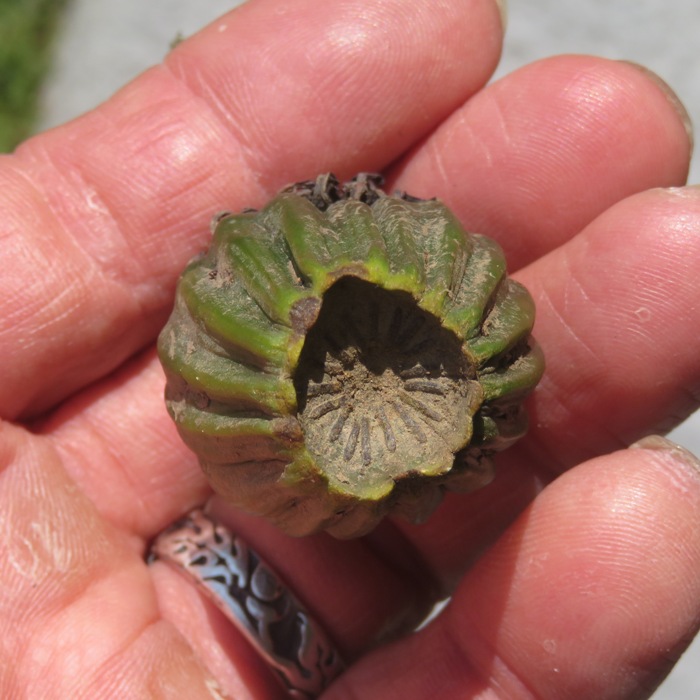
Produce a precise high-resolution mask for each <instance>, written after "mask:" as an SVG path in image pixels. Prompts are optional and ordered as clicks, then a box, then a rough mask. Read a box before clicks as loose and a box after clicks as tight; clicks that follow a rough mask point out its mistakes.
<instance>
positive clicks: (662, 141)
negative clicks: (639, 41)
mask: <svg viewBox="0 0 700 700" xmlns="http://www.w3.org/2000/svg"><path fill="white" fill-rule="evenodd" d="M687 120H688V117H687V114H686V113H685V110H684V109H683V107H682V106H681V105H680V103H679V102H678V101H677V98H675V97H673V98H672V97H670V95H669V90H668V88H667V87H666V88H664V87H661V86H660V84H659V82H658V78H655V77H651V76H650V74H649V73H647V72H643V71H642V70H640V69H639V67H635V66H632V65H630V64H627V63H620V62H617V61H608V60H604V59H600V58H593V57H588V56H559V57H556V58H552V59H547V60H545V61H540V62H538V63H534V64H531V65H529V66H526V67H525V68H523V69H521V70H519V71H517V72H515V73H513V74H511V75H508V76H506V77H505V78H503V79H502V80H499V81H498V82H496V83H494V84H493V85H490V86H488V87H487V88H486V89H484V90H483V91H481V92H480V93H479V94H478V95H476V96H475V97H474V98H473V99H471V100H470V101H469V102H467V103H466V104H465V105H464V107H462V108H461V109H459V110H457V111H456V112H455V113H454V114H453V115H452V116H451V117H450V118H449V119H448V120H447V121H446V122H445V123H444V124H442V125H441V126H440V128H439V129H437V130H436V132H435V133H434V134H433V135H432V136H430V137H429V138H428V139H427V140H426V141H425V142H424V143H423V144H421V146H420V147H419V148H417V149H416V150H415V151H414V152H413V153H412V154H411V155H410V157H408V158H407V159H406V160H405V161H404V162H403V163H401V164H400V166H399V167H398V168H397V169H396V176H397V179H396V184H397V186H398V187H399V188H400V189H403V190H406V191H407V192H411V193H413V194H416V195H423V196H434V195H435V194H436V193H439V195H440V197H441V198H442V199H443V200H444V201H445V203H446V204H447V205H448V206H449V207H451V208H452V209H453V210H454V211H455V213H456V214H457V216H458V217H459V219H460V220H461V221H462V222H463V223H464V225H465V226H466V227H467V228H468V229H469V230H472V231H477V232H479V233H484V234H487V235H489V236H492V237H494V238H496V239H497V240H498V241H499V242H500V243H501V244H502V245H503V246H504V248H505V250H506V254H507V259H508V264H509V267H510V268H511V269H517V268H518V267H521V266H523V265H524V264H526V263H528V262H531V261H533V260H536V259H537V258H538V257H539V256H540V255H543V254H544V253H546V252H548V251H550V250H552V249H553V248H555V247H556V246H558V245H560V244H562V243H563V242H564V241H566V240H568V239H569V238H571V237H572V236H573V235H575V234H576V233H578V231H580V229H581V228H583V227H584V226H585V225H586V224H588V223H589V222H590V221H591V220H592V219H593V218H595V217H596V216H597V215H598V214H600V213H601V212H603V211H605V209H606V208H608V207H609V206H611V205H612V204H614V203H615V202H617V201H619V200H620V199H622V198H624V197H627V196H629V195H631V194H634V193H636V192H640V191H642V190H645V189H648V188H650V187H666V186H672V185H682V184H683V183H684V182H685V178H686V176H687V172H688V166H689V161H690V154H691V150H692V147H691V143H690V140H689V132H688V131H687V129H690V123H689V121H687Z"/></svg>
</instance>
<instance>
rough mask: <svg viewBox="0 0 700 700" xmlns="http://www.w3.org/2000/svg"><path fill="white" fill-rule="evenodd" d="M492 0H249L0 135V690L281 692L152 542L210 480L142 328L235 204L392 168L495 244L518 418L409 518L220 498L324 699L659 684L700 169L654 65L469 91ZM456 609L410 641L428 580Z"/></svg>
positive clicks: (680, 493) (680, 617)
mask: <svg viewBox="0 0 700 700" xmlns="http://www.w3.org/2000/svg"><path fill="white" fill-rule="evenodd" d="M501 42H502V28H501V20H500V16H499V12H498V9H497V7H496V5H495V4H494V2H493V0H459V1H457V0H443V1H441V2H437V1H435V0H431V1H430V2H427V1H426V2H412V3H406V2H404V1H403V0H378V1H377V2H374V3H371V4H370V3H367V2H364V1H360V0H328V1H327V2H324V3H319V2H315V1H312V0H297V2H294V3H288V2H284V1H283V0H258V1H256V0H251V2H248V3H246V4H245V5H244V6H242V7H241V8H239V9H237V10H235V11H233V12H231V13H230V14H228V15H226V16H225V17H223V18H222V19H221V20H220V21H218V22H215V23H214V24H212V25H211V26H210V27H208V28H206V29H204V30H203V31H202V32H200V33H199V34H197V35H196V36H194V37H192V38H190V39H188V40H186V41H185V42H183V43H182V44H180V45H179V46H178V47H177V48H176V49H175V50H173V51H172V52H171V53H170V54H169V55H168V57H167V58H166V59H165V61H164V63H163V64H162V65H161V66H158V67H156V68H154V69H152V70H150V71H148V72H147V73H145V74H143V75H142V76H140V77H139V78H137V79H136V80H135V81H134V82H133V83H131V84H130V85H129V86H127V87H126V88H125V89H124V90H122V91H121V92H119V93H118V94H117V95H116V96H115V97H114V98H112V99H111V100H110V101H108V102H107V103H105V104H104V105H102V106H100V107H99V108H98V109H96V110H95V111H93V112H90V113H89V114H86V115H85V116H83V117H81V118H80V119H78V120H76V121H74V122H72V123H70V124H68V125H66V126H64V127H61V128H59V129H56V130H54V131H51V132H49V133H47V134H44V135H41V136H37V137H35V138H34V139H32V140H30V141H28V142H27V143H25V144H24V145H23V146H21V147H20V148H19V149H18V151H17V152H16V153H15V154H14V155H10V156H6V157H3V158H2V159H1V160H0V201H1V202H2V205H1V210H2V217H1V218H0V236H1V237H2V241H1V244H0V270H1V271H2V272H1V273H0V299H2V314H1V315H2V319H1V320H0V357H2V362H1V363H0V410H1V411H2V414H1V415H2V417H3V418H4V421H5V422H4V423H3V424H2V426H1V427H0V430H1V434H0V465H1V468H2V471H1V472H0V533H1V538H2V539H1V551H2V557H0V591H1V593H0V639H2V640H3V644H2V646H1V650H0V696H1V697H3V698H5V697H7V698H20V697H26V698H44V697H51V698H83V697H84V698H137V697H138V698H141V697H153V698H192V699H194V698H219V697H235V698H237V699H242V700H247V699H253V698H255V699H262V698H266V699H267V698H273V699H274V698H283V694H282V692H281V690H280V689H279V688H278V686H277V685H276V683H275V681H274V679H273V677H272V675H271V674H270V672H269V671H268V669H267V668H266V667H265V665H264V663H262V662H261V661H260V660H259V659H258V658H257V656H256V655H255V652H253V651H252V650H251V649H250V648H249V647H248V646H247V644H246V643H245V641H244V640H243V639H242V638H241V637H240V635H239V634H238V633H237V632H236V630H235V629H234V628H233V627H231V626H230V624H229V623H227V622H226V621H224V620H222V619H221V618H220V617H219V616H218V614H217V613H215V612H214V611H213V609H212V608H211V607H209V606H208V605H207V604H206V603H204V602H203V600H202V599H201V598H200V597H199V594H198V593H197V592H196V591H195V590H194V589H193V587H192V586H190V584H189V583H188V582H187V581H185V580H184V579H183V578H181V577H180V576H179V575H177V574H176V573H175V572H173V571H172V570H171V569H169V568H168V567H167V565H165V564H163V563H159V564H156V565H154V566H152V567H150V568H149V567H148V566H147V565H146V564H145V563H144V555H145V552H146V549H147V546H148V542H149V541H150V540H151V539H152V538H153V537H154V535H155V534H156V533H158V532H159V531H160V530H162V529H163V528H164V527H165V526H166V525H168V524H169V523H170V522H171V521H172V520H173V519H175V518H176V517H178V516H179V515H181V514H182V513H184V512H186V511H187V510H189V509H190V508H192V507H194V506H196V505H199V504H201V503H203V502H204V501H205V500H206V499H207V498H208V497H209V496H210V491H209V487H208V485H207V483H206V481H205V479H204V477H203V476H202V474H201V472H200V470H199V467H198V466H197V463H196V459H195V457H194V456H193V455H192V454H191V453H190V452H189V451H188V450H187V449H186V448H185V447H184V445H183V444H182V442H181V441H180V440H179V438H178V436H177V434H176V431H175V428H174V426H173V425H172V422H171V420H170V418H169V417H168V415H167V413H166V411H165V408H164V404H163V398H162V392H163V385H164V379H163V375H162V371H161V369H160V366H159V364H158V361H157V359H156V357H155V353H154V349H153V346H154V342H155V338H156V336H157V334H158V331H159V330H160V328H161V327H162V325H163V323H164V322H165V319H166V318H167V316H168V314H169V312H170V305H171V303H172V298H173V293H174V287H175V282H176V279H177V277H178V274H179V272H180V271H181V269H182V268H183V266H184V265H185V263H186V262H187V260H188V259H189V258H191V257H192V255H194V254H195V253H197V252H198V251H199V250H201V249H202V248H203V247H204V246H206V244H207V241H208V238H209V235H210V234H209V221H210V219H211V217H212V215H213V214H215V213H216V212H217V211H221V210H222V209H228V210H234V211H235V210H239V209H242V208H243V207H248V206H259V205H261V204H263V203H264V202H265V200H267V199H268V198H269V197H270V195H271V194H273V193H274V192H275V191H277V190H278V189H279V188H280V187H281V186H283V185H285V184H287V183H290V182H295V181H299V180H303V179H307V178H310V177H314V176H315V175H316V174H318V173H320V172H329V171H332V172H335V173H337V174H338V176H339V177H341V178H347V177H350V176H352V175H353V174H354V173H356V172H360V171H382V172H384V174H385V175H386V176H387V179H388V189H393V188H394V187H396V188H399V189H401V190H405V191H408V192H410V193H412V194H415V195H417V196H424V197H431V196H439V197H440V198H442V199H443V200H444V201H445V203H446V204H447V205H448V206H449V207H450V208H451V209H452V210H453V211H454V212H455V214H456V215H457V216H458V217H459V218H460V219H461V221H462V222H463V223H464V225H465V227H466V228H468V229H470V230H475V231H479V232H481V233H484V234H487V235H489V236H491V237H493V238H496V239H497V240H498V241H499V242H500V243H501V245H502V246H503V248H504V250H505V252H506V255H507V258H508V262H509V268H510V271H511V272H512V273H513V275H514V277H515V278H516V279H518V280H519V281H521V282H523V283H524V284H525V285H526V286H527V287H528V288H529V290H530V291H531V293H532V294H533V296H534V298H535V301H536V303H537V309H538V318H537V322H536V327H535V331H534V333H535V336H536V337H537V339H538V341H539V342H540V343H541V345H542V346H543V348H544V351H545V354H546V357H547V372H546V374H545V377H544V379H543V380H542V382H541V384H540V385H539V387H538V389H537V390H536V391H535V393H534V394H533V396H532V397H531V398H530V399H529V401H528V408H529V411H530V415H531V421H532V428H531V431H530V433H529V434H528V436H527V437H526V438H525V439H524V440H523V441H522V442H521V443H519V444H518V445H517V446H516V447H514V448H513V449H512V450H510V451H509V452H508V453H505V454H504V455H502V456H501V459H500V460H499V468H498V477H497V479H496V481H495V482H493V483H492V484H491V485H490V486H488V487H486V488H485V489H483V490H481V491H478V492H476V493H474V494H472V495H468V496H448V497H447V498H446V499H445V502H444V503H443V505H442V506H441V507H440V508H439V510H438V511H437V512H436V513H435V515H434V516H433V517H432V518H431V519H430V520H429V522H428V523H426V524H424V525H408V524H406V523H405V522H403V521H400V520H388V521H385V522H384V523H383V524H382V525H381V526H380V527H379V528H377V529H376V530H375V531H374V532H373V533H372V534H371V535H369V536H368V537H366V538H363V539H359V540H351V541H345V542H340V541H336V540H334V539H332V538H330V537H329V536H327V535H316V536H313V537H310V538H304V539H290V538H288V537H286V536H285V535H283V534H281V533H280V532H279V531H277V530H275V529H274V528H273V527H272V526H270V525H269V524H267V523H265V522H263V521H260V520H258V519H256V518H254V517H252V516H247V515H244V514H242V513H240V512H234V511H232V510H231V509H230V508H227V506H226V505H225V504H224V503H222V502H220V501H215V502H214V504H213V507H214V510H215V511H216V513H217V514H218V516H219V517H220V518H221V519H222V520H224V521H225V522H226V523H227V524H228V525H229V526H230V527H232V528H233V529H234V530H235V531H236V532H238V533H240V534H241V535H242V536H243V537H245V538H246V539H247V540H248V541H249V542H250V543H251V545H252V546H253V547H255V548H256V549H257V550H258V551H259V552H260V553H261V554H262V555H263V556H264V557H265V558H266V559H267V560H268V561H269V562H270V563H271V564H272V565H273V566H274V567H275V568H276V569H277V571H278V572H279V573H280V574H281V575H282V576H284V577H285V579H286V580H287V582H288V583H289V585H290V586H291V588H292V589H293V590H294V591H295V592H296V593H297V595H298V596H299V597H300V598H301V599H302V600H303V601H304V602H305V603H306V605H307V606H308V607H309V608H310V609H311V610H312V611H313V613H314V614H315V615H316V617H317V618H318V619H319V621H320V622H321V623H322V624H323V625H324V626H325V627H326V629H327V630H328V632H329V634H330V635H331V636H332V637H333V639H334V640H335V641H336V642H337V644H338V646H339V648H340V649H341V650H342V653H343V654H344V656H345V657H346V659H347V660H348V662H349V664H350V666H349V670H348V671H347V672H346V673H345V674H344V675H343V676H342V677H341V678H340V679H339V680H338V681H337V682H336V683H335V684H334V685H333V686H332V687H331V688H330V689H329V690H328V691H327V693H326V694H325V695H324V696H323V697H324V700H329V699H332V700H351V699H352V700H356V699H359V698H362V699H372V698H377V699H378V700H379V699H381V700H395V699H399V698H400V699H401V700H414V699H415V700H417V699H419V698H420V699H422V698H436V697H439V698H460V699H462V698H477V697H478V698H480V699H482V700H483V699H488V700H496V699H498V700H505V699H508V700H510V699H511V698H513V699H516V700H520V699H521V698H522V699H528V700H529V699H531V698H538V699H543V700H544V699H551V700H567V699H569V698H571V699H576V700H581V699H585V698H591V699H595V700H601V699H604V700H605V699H614V700H621V699H623V698H648V697H650V696H651V694H652V692H653V689H654V688H655V686H656V685H657V684H658V683H659V682H660V681H661V680H662V679H663V677H664V676H665V674H666V673H667V672H668V671H669V669H670V667H671V666H672V665H673V663H674V661H675V660H676V659H677V658H678V656H679V655H680V653H681V652H682V650H683V648H684V647H685V645H686V644H687V643H688V642H689V641H690V639H691V638H692V637H693V635H694V634H695V632H696V630H697V626H698V620H700V575H699V574H698V572H699V571H700V528H698V527H697V523H698V521H699V519H700V469H699V468H698V465H697V462H695V461H694V460H693V458H692V457H691V456H690V455H688V454H686V453H685V452H683V451H682V450H680V449H676V448H674V447H673V446H672V445H670V444H669V443H667V442H665V441H664V440H662V439H660V438H651V439H647V440H645V441H643V442H642V443H641V444H637V445H636V446H634V447H632V448H628V446H629V445H630V444H631V443H634V442H635V441H638V440H640V439H641V438H643V437H644V436H647V435H649V434H652V433H658V432H663V431H665V430H667V429H669V428H670V427H672V426H673V425H674V424H676V423H677V422H679V421H680V420H682V419H683V418H684V417H685V416H687V415H688V414H689V413H690V412H691V411H692V410H694V409H695V408H696V407H697V405H698V399H699V397H700V362H699V360H698V352H697V328H698V327H699V325H700V284H699V283H698V274H697V270H698V269H700V235H698V231H700V190H698V189H695V188H692V187H684V186H683V185H684V183H685V178H686V175H687V171H688V163H689V159H690V153H691V150H692V149H691V144H690V139H689V136H688V132H687V129H686V126H685V125H684V121H683V118H682V116H681V114H680V112H679V111H678V107H677V106H675V105H674V103H673V101H672V100H671V99H669V96H668V94H667V93H666V92H665V91H664V89H663V88H662V87H661V86H660V85H659V84H658V83H657V82H655V80H654V79H653V78H651V77H650V76H649V75H648V74H646V73H645V72H643V71H642V70H640V69H639V68H637V67H634V66H632V65H629V64H626V63H618V62H612V61H609V60H603V59H598V58H593V57H583V56H576V57H573V56H568V57H554V58H551V59H548V60H545V61H541V62H538V63H536V64H532V65H529V66H526V67H525V68H523V69H521V70H519V71H518V72H516V73H514V74H512V75H509V76H507V77H505V78H503V79H502V80H500V81H498V82H497V83H494V84H491V85H486V83H487V82H488V80H489V77H490V75H491V74H492V72H493V70H494V68H495V66H496V63H497V60H498V56H499V52H500V47H501ZM448 593H453V594H454V597H453V600H452V602H451V604H450V605H449V606H448V607H447V608H446V610H445V611H444V612H443V613H442V614H441V615H440V616H439V617H438V618H437V619H436V620H435V621H434V622H432V623H431V624H430V625H429V626H428V627H427V628H425V629H423V630H422V631H421V632H419V633H418V634H415V635H412V636H410V637H405V636H402V633H403V632H404V631H405V630H406V629H408V628H410V626H411V625H413V624H415V622H416V620H417V619H419V618H420V616H421V615H422V614H423V613H424V612H425V611H426V610H427V609H428V608H429V607H430V606H431V604H432V602H433V601H434V600H435V599H436V598H437V597H438V596H441V595H445V594H448Z"/></svg>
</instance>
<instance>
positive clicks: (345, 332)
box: [159, 175, 543, 537]
mask: <svg viewBox="0 0 700 700" xmlns="http://www.w3.org/2000/svg"><path fill="white" fill-rule="evenodd" d="M379 184H380V181H379V178H378V177H376V176H371V175H361V176H358V177H357V178H355V179H354V180H353V181H351V182H349V183H346V184H345V185H343V186H341V185H339V184H338V182H337V180H336V179H335V178H334V177H333V176H331V175H326V176H322V177H319V178H318V179H317V180H316V182H305V183H299V184H297V185H293V186H291V187H288V188H286V189H285V190H283V191H282V192H281V193H280V194H279V195H278V196H276V197H275V198H274V199H273V200H272V201H271V202H270V203H269V204H268V205H267V206H265V207H264V208H263V209H262V210H260V211H246V212H244V213H242V214H237V215H234V214H226V215H222V216H220V217H218V218H217V220H216V222H215V229H214V237H213V242H212V245H211V248H210V249H209V251H208V252H207V253H206V254H205V255H203V256H201V257H199V258H197V259H196V260H194V261H193V262H191V263H190V265H189V266H188V267H187V269H186V270H185V271H184V273H183V275H182V278H181V280H180V283H179V286H178V290H177V297H176V300H175V309H174V311H173V314H172V316H171V318H170V320H169V322H168V324H167V325H166V327H165V328H164V330H163V332H162V333H161V336H160V340H159V353H160V358H161V361H162V363H163V366H164V368H165V372H166V375H167V389H166V403H167V406H168V410H169V412H170V415H171V416H172V417H173V419H174V421H175V423H176V424H177V427H178V430H179V432H180V435H181V436H182V438H183V439H184V441H185V442H186V443H187V444H188V445H189V447H190V448H191V449H192V450H193V451H194V452H195V453H196V454H197V456H198V457H199V460H200V463H201V465H202V467H203V469H204V471H205V473H206V474H207V476H208V478H209V480H210V481H211V483H212V485H213V487H214V489H215V490H217V491H218V492H220V493H221V494H223V495H224V496H225V497H226V498H227V499H228V500H229V501H230V502H232V503H234V504H235V505H237V506H239V507H241V508H242V509H245V510H247V511H249V512H253V513H257V514H259V515H263V516H265V517H267V518H269V519H271V520H272V521H273V522H274V523H276V524H277V525H278V526H280V527H281V528H282V529H284V530H285V531H287V532H289V533H291V534H294V535H303V534H307V533H311V532H315V531H317V530H323V529H325V530H328V531H329V532H330V533H331V534H333V535H335V536H337V537H354V536H358V535H361V534H363V533H366V532H367V531H369V530H370V529H372V528H373V527H374V526H375V525H376V524H377V523H378V522H379V520H380V519H381V518H382V517H383V516H384V515H385V514H386V513H388V512H393V513H398V514H401V515H404V516H406V517H408V518H410V519H411V520H413V521H420V520H422V519H424V518H426V517H427V516H428V515H429V514H430V512H431V511H432V510H433V509H434V508H435V506H436V505H437V504H438V503H439V501H440V499H441V496H442V493H443V491H444V489H450V490H455V491H470V490H472V489H475V488H477V487H480V486H482V485H484V484H486V483H488V482H489V481H490V480H491V478H492V475H493V469H492V463H491V456H492V455H493V454H494V453H495V452H497V451H499V450H502V449H504V448H505V447H507V446H509V445H511V444H512V443H513V442H515V441H516V440H517V439H518V438H519V437H521V436H522V435H523V434H524V432H525V430H526V415H525V413H524V410H523V408H522V400H523V398H524V397H525V395H526V394H527V393H528V392H529V391H530V390H532V388H533V387H534V386H535V384H536V383H537V381H538V380H539V378H540V376H541V374H542V369H543V359H542V355H541V353H540V351H539V349H538V348H537V346H536V345H535V343H534V342H533V340H532V338H531V337H530V331H531V329H532V324H533V320H534V306H533V302H532V299H531V298H530V295H529V294H528V293H527V291H526V290H525V289H524V288H523V287H522V286H521V285H520V284H518V283H517V282H515V281H513V280H511V279H509V278H508V277H507V276H506V266H505V261H504V258H503V253H502V251H501V249H500V248H499V246H498V245H497V244H496V243H495V242H494V241H492V240H490V239H488V238H486V237H484V236H479V235H473V234H469V233H467V232H465V231H464V229H463V228H462V226H461V225H460V224H459V222H458V221H457V220H456V219H455V217H454V216H453V215H452V214H451V213H450V211H449V210H448V209H447V208H446V207H445V206H444V205H443V204H441V203H440V202H439V201H435V200H430V201H426V200H417V199H415V198H413V197H410V196H407V195H401V194H399V195H396V196H387V195H385V194H384V193H383V192H382V191H381V190H380V189H379V188H378V186H379Z"/></svg>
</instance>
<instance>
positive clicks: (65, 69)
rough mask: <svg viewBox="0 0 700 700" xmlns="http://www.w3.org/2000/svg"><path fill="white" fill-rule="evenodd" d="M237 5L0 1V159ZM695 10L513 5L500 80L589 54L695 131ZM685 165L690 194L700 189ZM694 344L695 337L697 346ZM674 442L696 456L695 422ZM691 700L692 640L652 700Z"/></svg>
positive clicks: (556, 1)
mask: <svg viewBox="0 0 700 700" xmlns="http://www.w3.org/2000/svg"><path fill="white" fill-rule="evenodd" d="M239 4H241V2H240V0H239V1H238V2H236V1H235V0H148V2H143V0H120V1H119V2H114V1H113V0H0V152H3V151H10V150H12V148H13V147H14V145H15V144H16V143H17V142H18V141H19V140H21V139H23V138H25V137H26V136H28V135H29V134H31V133H32V132H33V131H36V130H43V129H45V128H48V127H51V126H54V125H57V124H60V123H63V122H65V121H67V120H69V119H71V118H73V117H75V116H77V115H79V114H80V113H82V112H84V111H86V110H88V109H91V108H92V107H94V106H95V105H97V104H98V103H99V102H101V101H103V100H105V99H106V98H108V97H109V96H110V95H111V94H112V93H113V92H114V91H115V90H117V89H118V88H119V87H120V86H122V85H123V84H124V83H126V82H128V81H129V80H131V79H132V78H133V77H135V76H136V75H138V74H139V73H140V72H141V71H143V70H144V69H146V68H147V67H149V66H150V65H152V64H154V63H157V62H159V61H160V60H161V59H162V58H163V56H164V55H165V54H166V53H167V51H168V50H169V47H170V45H171V44H172V43H173V42H174V41H177V40H178V39H179V38H182V37H186V36H188V35H190V34H192V33H194V32H196V31H197V30H198V29H200V28H201V27H203V26H204V25H205V24H207V23H208V22H210V21H212V20H214V19H216V18H217V17H218V16H219V15H221V14H223V13H224V12H226V11H227V10H230V9H231V8H233V7H235V6H236V5H239ZM699 34H700V3H698V1H697V0H676V2H673V3H670V2H667V0H615V2H610V1H609V0H588V2H586V3H581V2H578V1H577V0H511V1H510V3H509V13H508V29H507V33H506V41H505V48H504V54H503V60H502V62H501V65H500V67H499V69H498V71H497V73H496V76H495V78H498V77H500V76H502V75H504V74H506V73H508V72H510V71H512V70H513V69H515V68H517V67H519V66H521V65H523V64H525V63H529V62H530V61H533V60H536V59H538V58H544V57H546V56H550V55H552V54H557V53H589V54H597V55H601V56H606V57H609V58H619V59H627V60H632V61H636V62H638V63H642V64H644V65H646V66H647V67H649V68H651V69H652V70H653V71H655V72H656V73H658V74H659V75H660V76H661V77H663V78H664V79H665V80H666V81H667V82H668V83H669V84H670V85H671V87H672V88H673V89H674V90H675V91H676V92H677V94H678V95H679V96H680V98H681V100H682V101H683V102H684V103H685V105H686V107H687V108H688V110H689V112H690V115H691V118H692V119H693V121H694V123H695V124H696V125H700V78H699V77H698V76H699V75H700V48H698V43H697V37H698V35H699ZM698 160H699V159H695V161H694V162H693V165H692V168H691V172H690V177H689V182H691V183H700V165H698ZM699 335H700V334H699ZM671 438H672V439H674V440H675V441H676V442H679V443H681V444H682V445H684V446H686V447H688V448H689V449H691V450H692V451H694V452H695V453H696V454H699V455H700V414H696V415H695V416H693V417H691V418H690V419H689V420H687V421H686V422H685V423H684V424H683V425H681V426H680V427H679V428H677V429H676V430H675V431H674V432H673V433H672V434H671ZM698 698H700V639H699V640H698V641H696V642H695V643H694V644H693V646H692V647H691V648H690V650H689V651H688V652H687V653H686V655H685V656H684V657H683V659H682V661H681V663H680V664H679V665H678V666H677V667H676V668H675V670H674V671H673V673H672V674H671V676H670V677H669V678H668V680H667V681H666V682H665V683H664V684H663V685H662V686H661V688H660V689H659V690H658V691H657V693H656V694H655V695H654V700H698Z"/></svg>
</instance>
